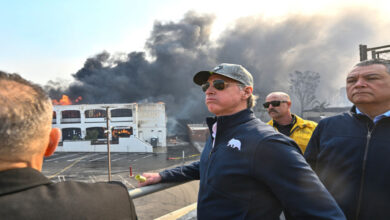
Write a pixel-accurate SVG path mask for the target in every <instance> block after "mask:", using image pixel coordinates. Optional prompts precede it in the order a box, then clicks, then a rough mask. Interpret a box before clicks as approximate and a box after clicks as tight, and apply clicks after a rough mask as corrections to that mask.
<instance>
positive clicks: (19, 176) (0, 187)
mask: <svg viewBox="0 0 390 220" xmlns="http://www.w3.org/2000/svg"><path fill="white" fill-rule="evenodd" d="M50 183H52V182H51V181H50V180H49V179H48V178H46V177H45V176H44V175H43V174H42V173H41V172H39V171H38V170H36V169H33V168H30V167H27V168H18V169H11V170H5V171H1V172H0V195H3V194H8V193H12V192H17V191H20V190H24V189H28V188H32V187H35V186H38V185H43V184H50Z"/></svg>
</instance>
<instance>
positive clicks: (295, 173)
mask: <svg viewBox="0 0 390 220" xmlns="http://www.w3.org/2000/svg"><path fill="white" fill-rule="evenodd" d="M216 120H217V136H216V140H215V146H214V148H212V147H211V146H212V139H211V138H210V139H209V140H208V141H207V143H206V146H205V148H204V150H203V152H202V156H201V159H200V162H195V163H193V164H191V165H188V166H184V167H178V168H175V169H173V170H167V171H164V172H161V173H160V174H161V176H162V178H163V181H177V180H185V179H200V189H199V195H198V219H262V220H265V219H279V215H280V214H281V211H282V209H283V208H285V210H286V212H288V213H289V214H290V215H291V216H292V217H293V218H294V219H310V220H315V219H345V218H344V215H343V214H342V212H341V210H340V208H339V207H338V206H337V204H336V202H335V200H334V199H333V198H332V197H331V196H330V194H329V193H328V191H327V190H326V189H325V187H324V186H323V185H322V184H321V182H320V181H319V179H318V177H317V176H316V175H315V173H314V172H313V171H312V170H311V168H310V166H309V165H308V164H307V163H306V161H305V159H304V158H303V156H302V155H301V153H300V150H299V148H298V146H297V145H296V144H295V142H294V141H293V140H292V139H290V138H288V137H286V136H284V135H282V134H280V133H278V132H276V131H275V130H274V129H273V128H272V127H271V126H269V125H267V124H265V123H263V122H261V121H260V120H259V119H257V118H255V116H254V114H253V112H252V111H251V110H244V111H241V112H239V113H237V114H234V115H230V116H222V117H218V118H217V119H216V118H209V119H208V120H207V123H208V125H209V128H210V130H211V126H212V124H214V122H215V121H216ZM210 132H211V131H210Z"/></svg>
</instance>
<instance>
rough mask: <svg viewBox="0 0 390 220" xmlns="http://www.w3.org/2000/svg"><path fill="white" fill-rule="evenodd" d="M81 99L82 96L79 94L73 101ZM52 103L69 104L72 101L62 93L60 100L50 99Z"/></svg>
mask: <svg viewBox="0 0 390 220" xmlns="http://www.w3.org/2000/svg"><path fill="white" fill-rule="evenodd" d="M81 100H83V97H81V96H79V97H77V99H76V100H74V101H75V102H79V101H81ZM52 103H53V105H71V104H72V101H71V100H70V99H69V96H67V95H62V98H61V99H60V100H55V99H53V100H52Z"/></svg>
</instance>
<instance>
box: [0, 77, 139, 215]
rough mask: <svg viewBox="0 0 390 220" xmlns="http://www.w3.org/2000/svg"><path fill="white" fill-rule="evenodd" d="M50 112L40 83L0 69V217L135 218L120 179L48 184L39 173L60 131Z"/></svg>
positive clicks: (47, 99)
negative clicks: (109, 181) (99, 181)
mask: <svg viewBox="0 0 390 220" xmlns="http://www.w3.org/2000/svg"><path fill="white" fill-rule="evenodd" d="M52 115H53V109H52V104H51V100H50V99H49V97H48V96H47V94H46V93H45V92H44V91H43V90H42V88H41V87H40V86H38V85H36V84H33V83H31V82H29V81H27V80H25V79H23V78H22V77H20V76H19V75H18V74H8V73H4V72H1V71H0V207H1V208H0V216H1V218H2V219H3V218H4V219H136V218H137V217H136V213H135V209H134V204H133V202H132V200H131V198H130V196H129V194H128V192H127V189H126V187H125V186H124V185H122V184H121V183H115V182H111V183H94V184H89V183H81V182H61V183H53V182H51V181H50V180H49V179H48V178H46V177H45V176H44V175H43V174H42V173H41V172H40V171H41V170H42V163H43V158H44V157H47V156H50V155H51V154H53V152H54V151H55V149H56V147H57V144H58V141H59V138H60V135H61V134H60V130H58V129H56V128H52V127H51V121H52Z"/></svg>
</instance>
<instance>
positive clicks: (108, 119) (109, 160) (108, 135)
mask: <svg viewBox="0 0 390 220" xmlns="http://www.w3.org/2000/svg"><path fill="white" fill-rule="evenodd" d="M110 118H111V117H110V112H109V107H108V106H106V126H107V127H106V132H105V133H106V134H107V160H108V181H111V153H110V134H111V130H110Z"/></svg>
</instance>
